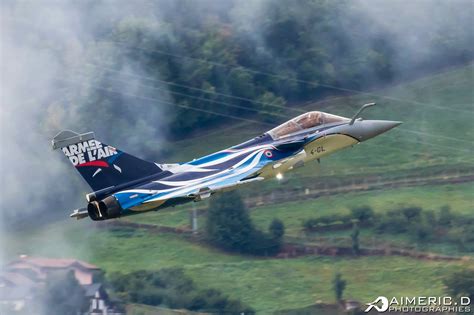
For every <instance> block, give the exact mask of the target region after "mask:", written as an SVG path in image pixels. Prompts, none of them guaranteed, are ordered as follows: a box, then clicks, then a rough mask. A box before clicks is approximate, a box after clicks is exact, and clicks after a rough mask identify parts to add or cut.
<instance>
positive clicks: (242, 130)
mask: <svg viewBox="0 0 474 315" xmlns="http://www.w3.org/2000/svg"><path fill="white" fill-rule="evenodd" d="M473 69H474V67H473V66H472V65H469V66H466V67H461V68H457V69H454V70H450V71H447V72H445V73H442V74H438V75H434V76H430V77H427V78H424V79H420V80H417V81H414V82H411V83H408V84H403V85H399V86H396V87H392V88H390V89H386V90H382V91H377V92H374V93H375V94H377V95H385V96H386V98H381V97H377V96H369V95H359V96H352V97H344V98H337V99H332V100H327V101H324V102H319V103H316V104H313V105H307V106H306V109H307V110H323V111H327V112H332V113H334V114H339V115H344V116H351V115H352V114H353V113H354V112H355V111H356V110H357V108H358V107H359V106H360V105H361V104H363V103H366V102H369V101H374V100H375V101H377V102H378V103H379V105H378V107H376V108H373V109H370V110H369V111H367V112H366V113H365V114H364V117H365V118H367V119H369V118H371V119H390V120H402V121H404V124H403V125H402V126H400V127H399V128H398V130H393V131H391V132H390V133H387V134H386V135H382V136H380V137H378V138H376V139H372V140H370V141H368V142H367V143H363V144H361V145H360V146H356V147H355V148H353V149H350V150H346V151H343V152H339V153H337V154H335V155H333V156H330V157H328V158H325V159H323V160H322V164H321V165H318V164H317V163H313V164H310V165H308V166H306V167H305V168H302V169H300V170H297V171H295V172H294V173H293V174H292V175H290V176H289V179H290V180H289V181H288V182H287V183H286V184H284V185H282V184H280V183H278V182H276V181H268V182H266V183H264V184H259V185H258V186H255V185H254V186H250V187H248V188H243V189H242V194H243V196H251V195H252V194H253V193H254V191H255V192H258V193H262V192H267V191H269V190H271V189H273V188H279V189H282V188H284V187H294V186H297V187H305V185H308V184H310V183H314V182H318V181H324V180H325V178H328V177H333V176H339V177H341V178H349V179H351V178H353V177H354V176H358V177H364V176H367V175H368V174H373V175H374V174H375V175H376V176H379V177H381V178H390V177H391V176H393V174H395V173H397V174H406V175H410V174H411V175H414V174H415V175H416V176H418V175H419V176H423V175H425V174H429V173H430V172H432V170H433V169H439V170H445V169H450V168H452V167H456V168H457V169H460V170H461V172H462V171H463V170H468V169H469V170H471V169H472V168H473V167H474V160H473V159H472V153H473V150H472V149H473V145H472V140H471V139H472V138H473V136H474V124H473V123H472V118H473V113H474V112H473V110H474V108H473V92H472V82H473V77H472V76H473ZM398 99H404V100H405V101H400V100H398ZM407 100H408V101H407ZM264 129H268V128H264ZM264 129H262V127H261V126H255V125H249V124H246V123H238V124H235V125H229V126H228V127H226V128H223V129H219V130H212V131H207V132H206V133H202V134H200V135H197V136H196V137H194V138H192V139H187V140H183V141H179V142H176V143H173V144H170V146H169V150H168V151H169V152H170V155H169V159H168V160H167V161H160V162H170V163H171V162H181V161H186V160H190V159H193V158H195V157H198V156H200V155H204V154H207V153H211V152H213V151H215V150H218V149H223V148H226V147H229V146H231V145H234V144H237V143H239V142H241V141H244V140H246V139H248V138H250V137H252V136H255V135H258V134H259V133H260V132H262V131H264ZM285 185H286V186H285ZM473 196H474V186H473V185H472V183H466V184H457V185H451V184H449V185H448V184H446V185H438V186H417V187H410V188H396V189H390V190H373V191H365V192H354V193H346V194H339V195H333V196H325V197H320V198H317V199H310V200H304V201H291V202H284V203H280V204H277V205H265V206H261V207H257V208H254V209H252V210H251V216H252V219H253V221H254V222H255V224H256V225H257V226H258V227H260V228H262V229H266V228H267V226H268V224H269V223H270V222H271V220H272V219H273V218H279V219H281V220H282V221H283V222H284V224H285V226H286V229H287V235H289V236H297V235H298V233H300V230H301V222H302V220H304V219H307V218H314V217H318V216H322V215H331V214H336V213H338V214H342V213H347V212H348V211H349V208H350V207H352V206H358V205H370V206H372V207H373V208H374V210H375V211H377V212H383V211H387V210H390V209H393V208H394V207H398V206H400V205H415V206H421V207H423V208H424V209H427V210H428V209H430V210H438V209H439V208H440V207H442V206H444V205H449V206H450V207H451V209H452V211H453V212H456V213H463V214H472V215H474V205H473ZM204 205H205V204H204ZM200 206H201V205H200ZM190 209H191V206H190V205H185V206H180V207H176V208H172V209H166V210H163V211H160V212H157V213H155V212H153V213H148V214H142V215H137V216H134V217H129V218H127V220H131V221H133V222H141V223H149V224H158V225H164V226H173V227H177V226H185V225H188V224H189V211H190ZM61 214H64V213H63V212H61ZM64 215H65V214H64ZM199 223H200V225H201V226H202V224H203V223H204V221H203V220H202V219H201V220H200V221H199ZM328 235H329V236H334V237H337V236H339V234H338V233H333V234H328ZM361 237H362V238H363V239H370V238H371V237H376V236H375V235H373V234H371V233H370V232H369V231H363V232H362V234H361ZM377 237H378V236H377ZM390 238H391V241H393V242H400V244H402V243H406V242H408V240H407V238H406V237H405V236H403V235H401V236H397V237H390ZM4 243H5V244H7V247H6V248H5V253H4V257H6V258H7V259H14V258H15V257H16V256H17V255H20V254H28V255H37V256H46V257H74V258H78V259H82V260H85V261H88V262H91V263H93V264H96V265H98V266H99V267H101V268H103V269H104V270H105V271H106V272H107V273H111V272H117V271H120V272H130V271H134V270H140V269H147V270H157V269H160V268H165V267H173V266H177V267H178V266H179V267H183V268H184V269H185V270H186V273H187V274H189V275H190V276H191V277H192V278H193V279H194V280H195V281H196V282H197V283H198V284H199V286H201V287H215V288H218V289H221V290H222V291H224V292H225V293H226V294H228V295H230V296H231V297H233V298H237V299H241V300H242V301H243V302H245V303H247V304H249V305H250V306H251V307H253V308H255V309H256V310H258V311H260V312H261V313H270V312H272V311H275V310H281V309H291V308H300V307H304V306H308V305H311V304H313V303H315V302H316V301H323V302H333V301H334V297H333V293H332V290H331V279H332V277H333V275H334V273H335V272H341V273H342V274H343V277H344V278H345V279H347V281H348V287H347V290H346V292H345V296H346V297H348V298H354V299H357V300H360V301H361V302H363V303H366V302H369V301H371V300H373V299H374V298H375V297H377V296H379V295H386V296H391V295H394V296H403V295H406V296H414V295H424V296H426V295H441V294H443V284H442V278H443V277H444V276H445V275H446V274H447V273H448V272H451V271H452V270H455V269H457V268H459V266H461V265H462V264H464V263H467V262H464V263H463V262H449V263H448V262H435V261H426V260H421V261H420V260H415V259H412V258H403V257H363V258H358V259H352V258H347V257H341V258H337V257H333V258H331V257H316V256H308V257H300V258H295V259H286V260H284V259H270V258H267V259H265V258H255V257H249V256H240V255H236V254H227V253H223V252H221V251H218V250H215V249H212V248H210V247H208V246H205V245H203V244H199V243H195V242H191V241H189V240H188V239H187V238H186V237H185V236H182V235H176V234H167V233H162V234H157V233H151V232H149V231H146V230H143V229H131V228H110V227H109V228H100V227H98V225H97V224H96V223H95V222H91V221H89V220H82V221H75V220H67V221H61V222H55V223H52V224H50V225H47V226H46V227H44V228H41V229H37V230H28V231H17V232H15V233H11V234H10V235H9V236H8V238H7V240H6V241H5V242H4ZM443 246H444V245H443V244H440V245H438V247H436V246H433V247H432V248H433V249H435V250H436V251H440V252H444V250H443ZM451 250H452V249H447V250H446V251H447V252H451ZM471 264H472V261H471ZM138 308H140V307H138ZM145 308H146V307H145Z"/></svg>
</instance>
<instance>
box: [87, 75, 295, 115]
mask: <svg viewBox="0 0 474 315" xmlns="http://www.w3.org/2000/svg"><path fill="white" fill-rule="evenodd" d="M81 75H84V74H81ZM109 80H115V81H120V82H127V81H125V80H124V79H119V78H116V77H114V78H109ZM136 85H137V86H141V87H145V88H149V89H152V90H159V91H166V92H168V93H170V94H175V95H180V96H184V97H188V98H192V99H195V100H200V101H205V102H209V103H215V104H221V105H224V106H229V107H234V108H239V109H244V110H249V111H255V112H258V113H259V114H266V115H273V116H277V117H282V118H285V119H288V116H285V115H282V114H280V113H273V112H268V111H262V110H260V109H258V108H252V107H247V106H241V105H237V104H231V103H227V102H222V101H217V100H212V99H208V98H204V97H199V96H194V95H190V94H186V93H181V92H175V91H171V90H169V89H168V88H163V87H155V86H151V85H145V84H136ZM268 105H269V106H272V104H268ZM273 106H275V107H281V108H283V109H287V108H285V107H284V106H279V105H276V104H275V105H273Z"/></svg>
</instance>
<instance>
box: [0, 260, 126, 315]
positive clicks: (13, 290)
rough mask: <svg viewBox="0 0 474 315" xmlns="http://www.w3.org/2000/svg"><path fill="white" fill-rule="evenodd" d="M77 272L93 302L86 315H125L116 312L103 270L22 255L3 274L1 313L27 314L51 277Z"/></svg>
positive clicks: (77, 277)
mask: <svg viewBox="0 0 474 315" xmlns="http://www.w3.org/2000/svg"><path fill="white" fill-rule="evenodd" d="M68 271H73V272H74V277H75V278H76V280H77V281H78V283H79V284H80V285H81V286H82V287H83V289H84V296H85V298H86V299H87V300H88V301H89V303H90V305H89V311H88V312H87V313H86V314H102V315H121V314H123V313H119V312H117V311H116V310H115V307H114V304H115V303H114V302H112V301H111V299H110V298H109V295H108V294H107V292H106V290H105V288H104V286H103V284H102V283H100V282H98V281H97V280H96V279H97V278H98V277H97V276H98V275H100V274H101V273H102V272H101V270H100V268H99V267H97V266H94V265H92V264H89V263H87V262H84V261H80V260H77V259H64V258H61V259H56V258H43V257H28V256H24V255H22V256H20V257H19V259H17V260H15V261H12V262H10V263H9V264H7V265H6V266H4V267H3V269H2V271H1V272H0V313H1V311H2V309H3V310H5V309H6V310H8V311H9V312H22V311H23V312H24V311H25V309H27V307H28V305H30V303H32V301H33V300H34V298H35V297H36V296H35V294H36V293H37V292H38V291H39V290H38V289H40V288H41V287H42V286H44V285H45V282H46V279H47V278H48V276H49V275H51V274H53V273H56V272H68Z"/></svg>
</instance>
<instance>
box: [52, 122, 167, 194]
mask: <svg viewBox="0 0 474 315" xmlns="http://www.w3.org/2000/svg"><path fill="white" fill-rule="evenodd" d="M52 143H53V149H61V150H62V151H63V153H64V155H66V157H67V158H68V159H69V161H70V162H71V163H72V164H73V165H74V167H75V168H76V169H77V170H78V172H79V173H80V174H81V176H82V177H83V178H84V179H85V181H86V182H87V183H88V184H89V186H90V187H91V188H92V189H93V190H94V191H97V190H101V189H104V188H109V187H113V186H117V185H120V184H125V183H127V182H130V181H133V180H137V179H140V178H143V177H146V176H150V175H154V174H157V173H160V172H162V169H161V168H160V167H159V166H158V165H157V164H155V163H152V162H148V161H144V160H141V159H139V158H137V157H135V156H133V155H130V154H128V153H125V152H123V151H121V150H118V149H116V148H114V147H112V146H110V145H107V144H105V143H102V142H100V141H97V140H95V139H94V133H93V132H88V133H84V134H78V133H76V132H73V131H70V130H64V131H61V132H60V133H58V134H57V135H56V136H55V137H54V138H53V140H52Z"/></svg>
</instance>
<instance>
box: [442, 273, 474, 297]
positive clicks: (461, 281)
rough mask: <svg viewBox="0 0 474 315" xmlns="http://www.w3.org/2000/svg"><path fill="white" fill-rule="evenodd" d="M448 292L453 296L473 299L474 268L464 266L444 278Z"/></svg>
mask: <svg viewBox="0 0 474 315" xmlns="http://www.w3.org/2000/svg"><path fill="white" fill-rule="evenodd" d="M443 282H444V285H445V286H446V290H447V291H448V293H449V294H451V295H453V296H455V297H458V298H459V297H461V296H467V297H469V298H470V299H471V302H472V301H474V268H464V269H462V270H459V271H456V272H454V273H452V274H450V275H449V276H448V277H446V279H444V281H443Z"/></svg>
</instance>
